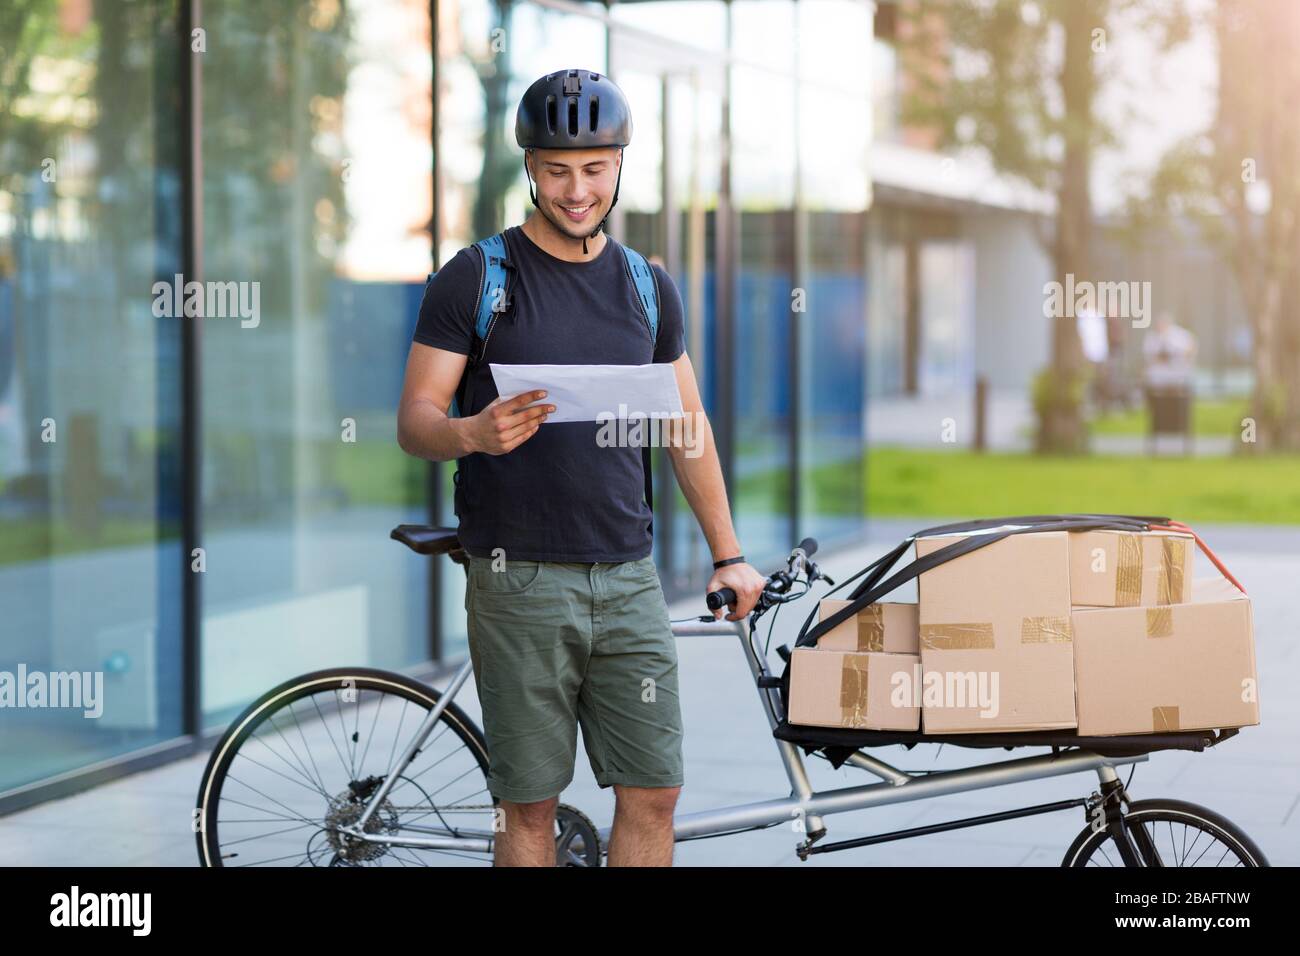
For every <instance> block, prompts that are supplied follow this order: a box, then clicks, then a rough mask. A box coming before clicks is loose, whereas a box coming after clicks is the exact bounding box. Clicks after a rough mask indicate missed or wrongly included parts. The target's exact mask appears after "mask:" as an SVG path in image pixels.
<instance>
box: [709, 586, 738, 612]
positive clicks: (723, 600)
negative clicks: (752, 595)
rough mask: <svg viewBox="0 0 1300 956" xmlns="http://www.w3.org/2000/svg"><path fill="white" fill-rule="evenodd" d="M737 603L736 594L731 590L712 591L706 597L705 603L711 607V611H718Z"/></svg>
mask: <svg viewBox="0 0 1300 956" xmlns="http://www.w3.org/2000/svg"><path fill="white" fill-rule="evenodd" d="M735 601H736V592H735V591H733V590H732V589H731V588H722V589H721V590H718V591H710V592H709V593H708V594H706V595H705V596H704V603H705V604H707V605H708V606H709V610H710V611H716V610H717V609H718V608H720V607H726V606H727V605H728V604H734V603H735Z"/></svg>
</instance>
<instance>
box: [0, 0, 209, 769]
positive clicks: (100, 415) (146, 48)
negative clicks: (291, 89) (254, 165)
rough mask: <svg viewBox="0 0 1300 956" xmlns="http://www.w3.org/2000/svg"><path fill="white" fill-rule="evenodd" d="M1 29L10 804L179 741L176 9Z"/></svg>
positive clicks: (1, 453)
mask: <svg viewBox="0 0 1300 956" xmlns="http://www.w3.org/2000/svg"><path fill="white" fill-rule="evenodd" d="M0 16H4V17H18V16H25V20H24V21H23V22H22V30H21V31H18V30H17V29H8V28H6V27H3V26H0V42H2V43H3V45H4V46H5V50H4V52H3V54H0V63H3V65H4V72H5V89H4V92H3V93H0V622H2V623H0V628H3V630H2V633H3V640H0V684H3V685H7V686H0V693H3V694H5V695H6V696H9V695H10V694H12V695H15V696H13V697H10V699H9V700H8V702H7V706H6V708H5V710H4V711H3V722H4V728H3V738H4V743H3V746H0V791H4V790H8V789H11V788H13V787H17V786H20V785H22V784H26V783H30V782H33V781H36V780H39V779H42V778H48V777H51V776H54V775H56V774H59V773H63V772H65V771H70V770H74V769H77V768H80V767H84V766H86V765H88V764H91V763H95V762H98V761H100V760H105V759H107V758H110V757H112V756H115V755H118V754H122V753H126V752H129V751H132V750H138V749H140V748H142V747H146V746H149V745H152V744H156V743H158V742H160V741H163V740H166V739H169V738H172V737H175V736H177V735H179V734H180V733H181V732H182V723H181V721H182V714H181V707H182V703H181V687H182V681H181V672H180V663H181V654H180V640H181V638H180V589H181V574H182V573H183V572H182V568H183V567H184V564H183V558H182V555H181V549H180V541H179V524H180V499H179V488H180V479H179V473H180V459H179V454H180V441H179V429H180V411H179V409H180V400H179V388H180V386H179V378H178V370H179V367H180V363H179V358H178V356H179V347H180V336H181V324H180V323H181V322H182V321H186V320H184V319H179V318H173V317H169V316H167V315H157V314H156V313H155V311H154V283H155V282H158V281H160V280H164V279H165V280H167V281H170V279H171V276H172V275H173V274H174V273H175V272H177V271H179V269H180V258H179V257H180V239H179V234H180V233H179V229H180V207H179V204H178V203H179V183H180V179H179V171H178V168H179V167H178V162H179V141H178V138H177V134H178V130H179V129H180V128H181V123H180V117H179V116H178V115H176V113H175V104H176V100H175V97H174V96H173V91H174V89H175V87H176V84H177V82H178V77H177V68H178V64H177V59H176V57H175V50H174V49H173V48H172V47H171V46H170V45H168V44H167V43H160V38H170V37H172V36H174V35H175V31H176V29H177V27H176V21H175V17H176V5H175V4H174V3H171V2H138V3H134V4H130V5H126V4H120V3H97V4H93V5H92V4H88V3H79V2H72V0H64V2H58V3H51V4H47V5H45V6H44V7H42V8H41V9H40V10H37V11H34V12H29V13H27V14H25V15H24V14H23V13H20V12H18V11H14V12H13V13H12V14H11V13H6V14H3V15H0ZM0 23H3V21H0ZM15 26H16V25H15ZM125 103H129V104H131V108H130V109H129V110H128V109H122V108H120V107H121V104H125ZM51 675H54V676H53V677H51ZM42 686H44V687H45V692H44V693H42V692H41V687H42ZM18 703H22V704H23V706H21V707H18V706H15V705H16V704H18Z"/></svg>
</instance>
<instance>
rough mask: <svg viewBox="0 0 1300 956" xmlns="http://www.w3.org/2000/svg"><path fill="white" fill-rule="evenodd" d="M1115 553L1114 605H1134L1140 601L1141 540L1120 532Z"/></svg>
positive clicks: (1133, 535) (1135, 536)
mask: <svg viewBox="0 0 1300 956" xmlns="http://www.w3.org/2000/svg"><path fill="white" fill-rule="evenodd" d="M1118 537H1119V548H1118V550H1117V553H1116V555H1115V606H1116V607H1136V606H1137V605H1138V604H1140V603H1142V540H1141V539H1140V538H1139V537H1138V536H1137V535H1135V534H1128V533H1125V532H1121V533H1120V534H1119V535H1118Z"/></svg>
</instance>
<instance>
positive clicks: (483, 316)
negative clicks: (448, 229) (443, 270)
mask: <svg viewBox="0 0 1300 956" xmlns="http://www.w3.org/2000/svg"><path fill="white" fill-rule="evenodd" d="M474 248H475V249H477V250H478V254H479V283H478V294H477V297H476V299H475V301H474V340H473V342H471V343H470V354H469V361H468V363H467V364H466V367H465V373H464V374H463V375H462V376H461V380H460V385H459V386H458V387H457V389H456V394H455V395H454V396H453V397H452V400H451V407H450V408H449V410H448V412H449V414H450V417H452V418H459V417H460V416H461V414H462V412H461V409H463V408H467V407H469V396H468V395H467V394H466V392H467V390H468V388H469V379H470V371H471V369H472V368H473V367H474V366H475V365H477V364H478V362H479V360H480V359H482V357H483V351H484V349H485V348H486V346H487V339H488V335H489V333H491V331H492V320H493V319H494V318H495V317H496V316H497V314H499V313H500V312H504V311H505V310H506V309H508V308H509V307H510V293H509V286H510V274H509V270H511V269H513V268H514V266H512V265H511V264H510V259H509V257H508V256H507V254H506V253H507V250H506V239H505V233H503V232H499V233H497V234H496V235H495V236H489V237H488V238H487V239H480V240H479V241H478V242H476V243H474ZM430 278H432V277H430Z"/></svg>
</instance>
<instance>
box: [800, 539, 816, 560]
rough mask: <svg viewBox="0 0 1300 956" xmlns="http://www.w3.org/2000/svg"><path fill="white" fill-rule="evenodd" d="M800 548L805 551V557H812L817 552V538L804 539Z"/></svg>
mask: <svg viewBox="0 0 1300 956" xmlns="http://www.w3.org/2000/svg"><path fill="white" fill-rule="evenodd" d="M799 550H800V551H802V552H803V553H804V556H805V557H808V558H811V557H812V556H813V555H814V554H816V553H817V539H816V538H804V539H803V540H802V541H800V542H799Z"/></svg>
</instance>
